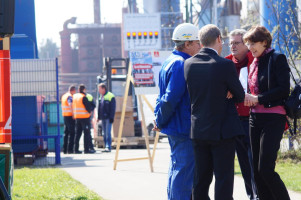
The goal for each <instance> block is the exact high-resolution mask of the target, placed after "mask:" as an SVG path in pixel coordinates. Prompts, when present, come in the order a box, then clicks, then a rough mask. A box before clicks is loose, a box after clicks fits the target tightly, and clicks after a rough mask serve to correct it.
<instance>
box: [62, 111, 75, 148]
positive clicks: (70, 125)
mask: <svg viewBox="0 0 301 200" xmlns="http://www.w3.org/2000/svg"><path fill="white" fill-rule="evenodd" d="M64 125H65V130H64V146H63V148H64V153H67V152H68V153H73V146H74V136H75V120H74V119H73V118H72V116H70V117H69V116H68V117H66V116H64Z"/></svg>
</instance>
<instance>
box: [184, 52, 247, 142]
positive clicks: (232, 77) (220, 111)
mask: <svg viewBox="0 0 301 200" xmlns="http://www.w3.org/2000/svg"><path fill="white" fill-rule="evenodd" d="M184 75H185V80H186V83H187V87H188V92H189V95H190V101H191V110H192V111H191V112H192V113H191V138H192V139H202V140H221V139H228V138H233V137H235V136H238V135H244V134H243V129H242V127H241V124H240V121H239V117H238V113H237V110H236V107H235V104H234V103H235V102H242V101H243V100H244V96H245V94H244V90H243V88H242V86H241V83H240V81H239V79H238V75H237V72H236V69H235V66H234V63H233V62H232V61H230V60H227V59H225V58H222V57H220V56H219V55H218V54H217V53H216V52H215V51H214V50H212V49H209V48H203V49H201V51H200V53H198V54H196V55H195V56H193V57H191V58H189V59H187V60H186V61H185V64H184ZM228 91H230V92H231V93H232V94H233V99H231V100H228V99H226V96H227V92H228Z"/></svg>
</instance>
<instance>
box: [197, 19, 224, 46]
mask: <svg viewBox="0 0 301 200" xmlns="http://www.w3.org/2000/svg"><path fill="white" fill-rule="evenodd" d="M220 36H221V31H220V30H219V28H218V27H217V26H216V25H214V24H207V25H206V26H203V27H202V28H201V29H200V31H199V38H200V42H201V44H202V45H203V46H205V47H208V46H211V45H213V44H214V43H215V41H216V39H217V38H218V37H220Z"/></svg>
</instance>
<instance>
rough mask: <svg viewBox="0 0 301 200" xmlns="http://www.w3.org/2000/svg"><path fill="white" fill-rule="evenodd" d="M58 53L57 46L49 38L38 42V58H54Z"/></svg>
mask: <svg viewBox="0 0 301 200" xmlns="http://www.w3.org/2000/svg"><path fill="white" fill-rule="evenodd" d="M58 55H59V48H58V47H57V45H56V43H55V42H53V41H52V40H51V39H46V41H43V42H42V43H41V44H40V49H39V58H45V59H47V58H56V57H57V56H58Z"/></svg>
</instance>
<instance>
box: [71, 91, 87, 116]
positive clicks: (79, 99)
mask: <svg viewBox="0 0 301 200" xmlns="http://www.w3.org/2000/svg"><path fill="white" fill-rule="evenodd" d="M84 97H85V95H84V94H82V93H76V94H74V95H73V103H72V108H73V113H74V118H75V119H81V118H90V113H89V112H88V111H87V110H86V107H85V105H84V104H83V98H84Z"/></svg>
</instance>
